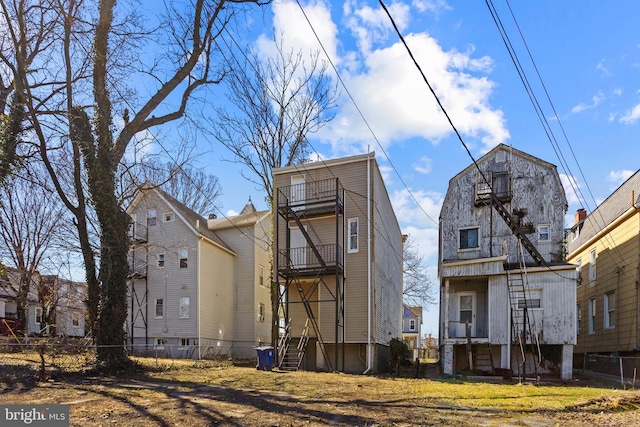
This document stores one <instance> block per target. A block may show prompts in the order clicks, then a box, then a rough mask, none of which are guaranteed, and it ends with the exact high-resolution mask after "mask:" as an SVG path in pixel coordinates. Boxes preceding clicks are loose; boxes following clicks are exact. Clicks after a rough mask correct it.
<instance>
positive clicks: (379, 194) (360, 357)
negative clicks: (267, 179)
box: [273, 153, 403, 373]
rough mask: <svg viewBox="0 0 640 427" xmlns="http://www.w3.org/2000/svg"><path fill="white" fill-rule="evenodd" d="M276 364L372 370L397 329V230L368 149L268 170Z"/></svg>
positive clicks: (382, 365) (385, 358)
mask: <svg viewBox="0 0 640 427" xmlns="http://www.w3.org/2000/svg"><path fill="white" fill-rule="evenodd" d="M273 177H274V203H273V210H274V211H273V215H274V217H275V233H274V245H273V250H274V253H273V258H274V261H275V266H274V277H275V280H276V282H277V286H278V287H279V289H280V290H281V292H282V297H281V300H280V301H281V304H280V311H279V314H280V316H281V322H282V323H281V325H282V331H281V340H280V342H279V343H278V353H277V359H278V364H279V366H280V367H281V368H283V369H298V368H302V369H308V370H328V371H334V370H337V371H343V372H359V373H362V372H376V371H380V370H383V369H386V368H387V366H388V363H389V342H390V340H391V339H392V338H399V337H400V336H401V334H402V244H403V241H402V233H401V231H400V227H399V226H398V222H397V219H396V216H395V214H394V212H393V209H392V207H391V202H390V200H389V196H388V194H387V191H386V188H385V186H384V182H383V179H382V175H381V173H380V170H379V168H378V164H377V162H376V160H375V155H374V154H373V153H370V154H365V155H360V156H353V157H347V158H339V159H332V160H327V161H319V162H314V163H305V164H302V165H297V166H290V167H285V168H281V169H276V170H274V171H273Z"/></svg>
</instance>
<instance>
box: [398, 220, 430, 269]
mask: <svg viewBox="0 0 640 427" xmlns="http://www.w3.org/2000/svg"><path fill="white" fill-rule="evenodd" d="M402 234H408V235H409V236H411V239H412V240H413V242H414V248H415V249H416V251H417V252H418V253H419V254H420V255H422V256H424V260H425V263H427V264H429V263H431V264H436V263H437V255H438V229H437V228H418V227H414V226H408V227H405V228H403V229H402ZM431 279H432V280H435V279H436V276H431Z"/></svg>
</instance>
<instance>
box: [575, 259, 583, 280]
mask: <svg viewBox="0 0 640 427" xmlns="http://www.w3.org/2000/svg"><path fill="white" fill-rule="evenodd" d="M576 273H577V274H576V276H577V282H578V283H577V285H576V286H580V285H582V258H578V259H577V260H576Z"/></svg>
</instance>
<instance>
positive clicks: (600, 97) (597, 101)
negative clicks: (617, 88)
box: [571, 93, 605, 113]
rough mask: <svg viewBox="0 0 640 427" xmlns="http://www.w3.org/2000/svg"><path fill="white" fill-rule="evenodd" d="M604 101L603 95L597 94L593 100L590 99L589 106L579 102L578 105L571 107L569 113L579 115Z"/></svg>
mask: <svg viewBox="0 0 640 427" xmlns="http://www.w3.org/2000/svg"><path fill="white" fill-rule="evenodd" d="M604 99H605V98H604V95H603V94H602V93H598V94H597V95H595V96H594V97H593V98H591V104H585V103H584V102H581V103H580V104H578V105H576V106H575V107H573V108H572V109H571V112H572V113H580V112H582V111H584V110H589V109H591V108H596V107H597V106H598V105H599V104H600V103H601V102H602V101H603V100H604Z"/></svg>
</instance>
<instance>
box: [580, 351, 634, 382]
mask: <svg viewBox="0 0 640 427" xmlns="http://www.w3.org/2000/svg"><path fill="white" fill-rule="evenodd" d="M576 359H577V360H575V362H577V363H576V365H577V366H574V368H577V369H580V368H582V372H583V373H591V374H597V375H605V376H607V377H609V378H610V379H611V380H615V381H620V384H621V385H622V387H623V388H633V389H635V388H636V387H639V388H640V356H623V355H602V354H592V353H584V354H583V356H582V358H581V359H582V360H580V358H576ZM580 362H581V363H580Z"/></svg>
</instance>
